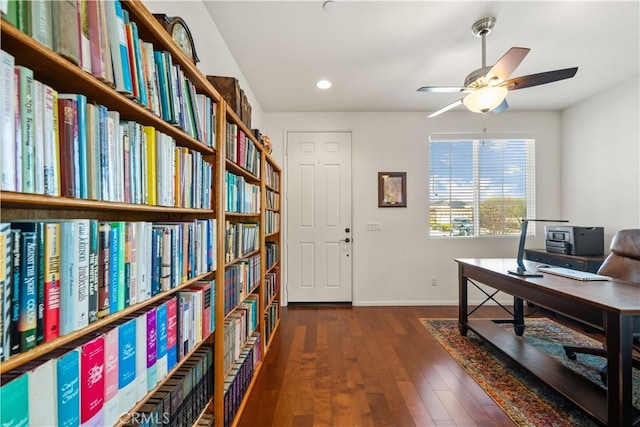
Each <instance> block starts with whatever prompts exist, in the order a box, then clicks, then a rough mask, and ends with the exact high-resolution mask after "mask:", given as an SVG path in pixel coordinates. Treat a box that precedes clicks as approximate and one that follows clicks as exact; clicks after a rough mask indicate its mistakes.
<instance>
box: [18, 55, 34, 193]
mask: <svg viewBox="0 0 640 427" xmlns="http://www.w3.org/2000/svg"><path fill="white" fill-rule="evenodd" d="M16 70H18V78H19V84H20V86H19V88H20V89H19V92H20V104H19V111H20V127H21V129H20V132H21V141H22V164H21V165H22V192H23V193H33V192H35V164H34V162H35V160H34V156H35V136H34V129H33V127H34V123H33V120H34V119H33V107H34V106H33V102H34V84H33V70H31V69H29V68H27V67H23V66H21V65H17V66H16ZM16 143H17V140H16Z"/></svg>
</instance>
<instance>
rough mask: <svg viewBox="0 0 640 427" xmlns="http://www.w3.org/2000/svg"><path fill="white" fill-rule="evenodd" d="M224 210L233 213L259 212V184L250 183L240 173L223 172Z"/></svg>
mask: <svg viewBox="0 0 640 427" xmlns="http://www.w3.org/2000/svg"><path fill="white" fill-rule="evenodd" d="M224 176H225V186H226V189H227V197H225V210H226V211H227V212H233V213H248V214H256V215H257V214H259V213H260V186H258V185H255V184H251V183H249V182H247V181H246V179H245V178H244V177H243V176H241V175H236V174H234V173H232V172H228V171H227V172H225V175H224Z"/></svg>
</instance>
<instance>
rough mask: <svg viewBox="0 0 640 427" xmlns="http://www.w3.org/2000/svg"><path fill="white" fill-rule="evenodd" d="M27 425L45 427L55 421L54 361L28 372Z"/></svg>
mask: <svg viewBox="0 0 640 427" xmlns="http://www.w3.org/2000/svg"><path fill="white" fill-rule="evenodd" d="M28 375H29V425H32V426H46V425H48V424H51V421H52V419H53V420H55V419H56V416H55V414H56V407H57V404H56V399H57V390H56V359H49V360H48V361H46V362H44V363H42V364H41V365H39V366H38V367H36V368H35V369H34V370H33V371H31V372H29V374H28Z"/></svg>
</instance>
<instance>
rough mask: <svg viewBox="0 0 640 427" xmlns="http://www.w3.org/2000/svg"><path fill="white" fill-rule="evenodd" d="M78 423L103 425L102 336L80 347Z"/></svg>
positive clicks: (98, 426) (95, 426)
mask: <svg viewBox="0 0 640 427" xmlns="http://www.w3.org/2000/svg"><path fill="white" fill-rule="evenodd" d="M80 351H81V354H80V380H81V382H80V384H81V386H80V422H81V423H82V425H83V426H93V427H101V426H103V425H104V412H103V406H104V394H105V393H104V387H105V386H104V374H105V372H104V366H105V360H104V336H102V335H100V336H98V337H96V338H94V339H93V340H91V341H89V342H88V343H86V344H84V345H83V346H82V347H81V350H80Z"/></svg>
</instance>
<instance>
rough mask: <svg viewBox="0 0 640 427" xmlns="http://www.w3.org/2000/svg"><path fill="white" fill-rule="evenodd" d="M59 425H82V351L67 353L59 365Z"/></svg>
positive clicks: (61, 358) (57, 380)
mask: <svg viewBox="0 0 640 427" xmlns="http://www.w3.org/2000/svg"><path fill="white" fill-rule="evenodd" d="M56 372H57V379H56V383H57V388H58V425H59V426H69V427H70V426H78V425H80V350H78V349H75V350H71V351H69V352H67V353H66V354H64V355H63V356H61V357H60V358H58V363H57V371H56Z"/></svg>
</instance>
